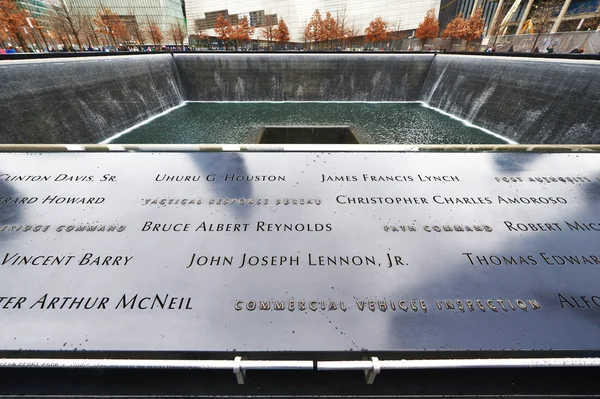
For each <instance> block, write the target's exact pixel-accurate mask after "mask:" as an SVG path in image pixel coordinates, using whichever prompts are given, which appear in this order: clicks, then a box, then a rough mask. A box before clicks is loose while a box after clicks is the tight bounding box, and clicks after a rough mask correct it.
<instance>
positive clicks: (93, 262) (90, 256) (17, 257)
mask: <svg viewBox="0 0 600 399" xmlns="http://www.w3.org/2000/svg"><path fill="white" fill-rule="evenodd" d="M132 259H133V256H126V255H116V256H115V255H110V256H105V255H98V254H94V253H91V252H88V253H85V254H84V255H83V256H79V257H77V256H75V255H39V254H35V255H27V254H20V253H19V252H15V253H11V252H7V253H6V254H5V255H4V257H2V258H0V265H1V266H62V265H64V266H66V265H69V264H70V263H71V261H73V260H74V264H77V265H79V266H127V264H128V263H129V262H130V261H131V260H132Z"/></svg>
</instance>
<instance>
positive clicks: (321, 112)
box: [111, 102, 506, 144]
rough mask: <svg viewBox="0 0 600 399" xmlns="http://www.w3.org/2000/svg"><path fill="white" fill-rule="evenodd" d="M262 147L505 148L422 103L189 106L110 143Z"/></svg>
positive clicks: (242, 103)
mask: <svg viewBox="0 0 600 399" xmlns="http://www.w3.org/2000/svg"><path fill="white" fill-rule="evenodd" d="M286 127H290V128H293V129H286ZM326 128H334V129H333V130H329V131H327V129H326ZM335 129H342V130H343V132H342V131H341V130H339V131H338V130H335ZM284 133H285V135H287V136H284V135H282V134H284ZM265 134H266V135H265ZM311 134H312V136H311ZM304 138H306V140H305V141H304V142H303V140H304ZM259 142H263V143H277V142H280V143H302V142H303V143H308V144H310V143H315V144H325V143H331V144H337V143H342V144H352V143H357V142H358V143H361V144H506V141H505V140H503V139H501V138H499V137H496V136H494V135H491V134H488V133H486V132H485V131H484V130H481V129H478V128H477V127H473V126H469V125H466V124H465V123H463V122H461V121H460V120H457V119H454V118H451V117H448V116H446V115H444V114H442V113H440V112H437V111H435V110H433V109H431V108H427V107H425V106H423V105H422V104H421V103H405V102H392V103H390V102H385V103H374V102H189V103H186V104H185V105H184V106H182V107H178V108H175V109H173V110H172V111H170V112H168V113H166V114H164V115H162V116H160V117H157V118H154V119H151V120H149V121H147V122H144V123H142V124H140V125H138V126H135V127H134V128H132V129H129V130H128V131H126V133H124V134H121V135H120V136H118V137H116V138H115V139H113V140H112V141H111V143H119V144H147V143H157V144H253V143H259Z"/></svg>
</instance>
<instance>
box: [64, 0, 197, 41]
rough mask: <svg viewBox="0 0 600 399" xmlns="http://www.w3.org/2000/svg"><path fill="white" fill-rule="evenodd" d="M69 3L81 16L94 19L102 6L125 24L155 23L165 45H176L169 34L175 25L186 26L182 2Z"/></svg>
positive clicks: (113, 0)
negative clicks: (159, 29) (158, 27)
mask: <svg viewBox="0 0 600 399" xmlns="http://www.w3.org/2000/svg"><path fill="white" fill-rule="evenodd" d="M67 3H68V6H69V7H70V8H71V9H72V11H73V12H74V13H75V14H79V15H89V16H92V17H94V16H96V13H97V11H98V8H99V7H100V6H102V7H105V8H109V9H110V10H111V11H113V12H114V13H116V14H118V15H119V17H120V19H121V20H122V21H123V22H125V24H132V23H137V24H139V25H141V26H143V25H144V24H147V23H148V21H151V22H155V23H157V24H158V25H159V26H160V28H161V30H162V33H163V36H164V43H165V44H174V43H173V38H172V37H170V35H169V33H168V32H169V29H170V28H171V27H172V26H173V25H177V24H180V25H181V26H185V18H184V11H183V3H182V0H68V1H67ZM131 39H132V41H135V38H133V37H132V38H131ZM148 43H149V42H148Z"/></svg>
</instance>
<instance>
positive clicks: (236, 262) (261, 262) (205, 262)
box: [185, 253, 408, 269]
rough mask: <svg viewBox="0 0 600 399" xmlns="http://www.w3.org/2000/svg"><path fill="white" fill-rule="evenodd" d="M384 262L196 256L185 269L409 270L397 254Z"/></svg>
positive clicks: (357, 257) (353, 258)
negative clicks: (282, 267) (308, 267)
mask: <svg viewBox="0 0 600 399" xmlns="http://www.w3.org/2000/svg"><path fill="white" fill-rule="evenodd" d="M381 258H382V259H383V261H381V260H380V259H379V257H376V256H374V255H358V254H353V255H322V254H314V253H308V254H302V255H296V254H294V255H255V254H248V253H243V254H241V256H233V255H205V254H196V253H193V254H192V257H191V259H190V260H189V262H187V264H186V266H185V268H186V269H189V268H191V267H194V266H201V267H222V266H232V267H237V268H239V269H241V268H243V267H247V266H252V267H253V266H361V267H385V268H391V267H393V266H406V265H408V263H406V261H403V259H402V257H401V256H398V255H397V254H391V253H386V254H385V255H384V256H383V257H381Z"/></svg>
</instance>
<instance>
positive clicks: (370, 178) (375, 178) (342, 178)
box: [321, 174, 460, 183]
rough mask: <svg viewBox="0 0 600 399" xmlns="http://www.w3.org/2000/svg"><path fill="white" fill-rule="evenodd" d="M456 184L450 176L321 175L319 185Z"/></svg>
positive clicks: (457, 178)
mask: <svg viewBox="0 0 600 399" xmlns="http://www.w3.org/2000/svg"><path fill="white" fill-rule="evenodd" d="M358 181H363V182H365V181H366V182H419V181H421V182H457V181H460V179H459V177H458V176H452V175H435V176H429V175H420V174H417V175H416V176H404V175H369V174H362V175H325V174H321V183H328V182H358Z"/></svg>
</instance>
